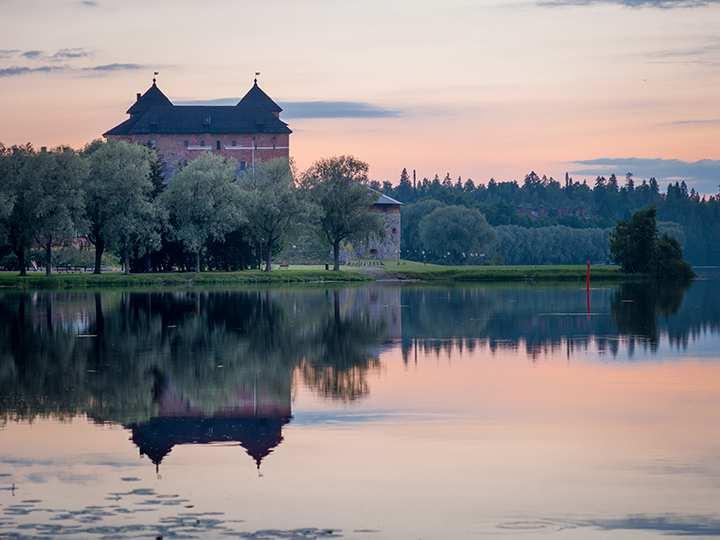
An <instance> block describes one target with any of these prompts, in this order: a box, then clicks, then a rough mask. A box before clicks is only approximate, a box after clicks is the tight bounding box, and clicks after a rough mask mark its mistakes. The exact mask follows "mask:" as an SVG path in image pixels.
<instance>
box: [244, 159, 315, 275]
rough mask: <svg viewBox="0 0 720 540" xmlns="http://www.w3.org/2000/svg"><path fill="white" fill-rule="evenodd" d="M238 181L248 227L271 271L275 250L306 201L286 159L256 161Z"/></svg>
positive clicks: (253, 240) (299, 214)
mask: <svg viewBox="0 0 720 540" xmlns="http://www.w3.org/2000/svg"><path fill="white" fill-rule="evenodd" d="M237 184H238V187H239V188H240V190H241V191H242V200H243V209H244V211H245V216H246V218H247V220H248V225H247V228H248V231H249V232H250V236H251V238H252V242H253V244H254V245H255V246H256V248H257V250H258V255H259V256H260V257H262V258H263V260H264V262H265V271H266V272H269V271H270V270H271V269H272V255H273V253H274V252H275V251H276V250H279V249H280V248H281V247H282V245H283V243H284V241H285V239H286V238H287V235H288V232H289V231H290V228H291V227H292V226H293V225H295V224H297V223H298V220H299V218H301V216H302V214H303V213H304V212H305V210H306V208H307V205H306V204H304V202H303V200H302V196H301V195H302V194H301V192H300V190H299V189H298V187H297V186H296V184H295V179H294V178H293V173H292V169H291V166H290V163H289V162H288V160H286V159H282V158H280V159H273V160H271V161H267V162H265V163H261V164H259V165H256V166H255V170H254V171H246V172H245V173H243V174H242V175H241V176H240V178H238V181H237Z"/></svg>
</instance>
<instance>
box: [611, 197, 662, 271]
mask: <svg viewBox="0 0 720 540" xmlns="http://www.w3.org/2000/svg"><path fill="white" fill-rule="evenodd" d="M655 216H656V210H655V207H654V206H652V207H650V208H647V209H645V210H640V211H638V212H635V213H634V214H633V215H632V217H631V218H630V219H629V220H621V221H619V222H618V223H617V225H616V226H615V230H614V231H613V232H611V233H610V255H611V256H612V259H613V260H614V261H615V262H617V263H618V264H619V265H620V267H621V268H622V270H623V272H627V273H629V274H634V273H650V269H651V264H652V261H653V259H654V257H655V244H656V241H657V225H656V221H655Z"/></svg>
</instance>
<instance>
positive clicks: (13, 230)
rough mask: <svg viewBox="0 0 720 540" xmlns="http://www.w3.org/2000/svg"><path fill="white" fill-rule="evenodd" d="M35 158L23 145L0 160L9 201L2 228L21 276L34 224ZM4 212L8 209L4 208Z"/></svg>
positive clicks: (38, 175) (37, 176)
mask: <svg viewBox="0 0 720 540" xmlns="http://www.w3.org/2000/svg"><path fill="white" fill-rule="evenodd" d="M36 155H37V154H36V152H35V151H34V150H33V148H32V146H31V145H30V144H29V143H28V144H27V145H25V146H13V147H12V148H10V149H9V151H7V152H6V154H5V157H4V159H3V161H4V166H3V170H4V172H3V175H4V177H5V178H4V179H3V184H4V185H5V186H6V189H7V191H8V192H9V193H11V196H10V198H11V200H12V202H13V204H12V210H11V211H10V212H9V214H7V217H6V220H5V227H4V229H5V234H6V235H7V241H8V244H9V245H10V247H11V249H12V251H13V253H14V254H15V257H16V258H17V265H18V268H19V270H20V275H21V276H25V275H27V266H28V260H27V255H28V250H29V249H30V248H31V247H32V243H33V240H34V238H35V232H36V231H37V225H38V221H37V214H36V203H37V200H38V195H39V190H38V188H39V185H40V181H39V179H40V178H41V177H42V171H41V169H40V165H41V163H40V162H39V160H37V159H36ZM6 210H9V208H7V207H6Z"/></svg>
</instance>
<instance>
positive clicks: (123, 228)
mask: <svg viewBox="0 0 720 540" xmlns="http://www.w3.org/2000/svg"><path fill="white" fill-rule="evenodd" d="M85 154H86V155H87V156H88V159H89V164H90V174H89V178H88V181H87V182H86V186H85V193H86V205H85V209H86V216H87V220H88V239H89V240H90V241H91V242H92V243H93V244H94V245H95V250H96V262H95V272H96V273H100V262H101V257H102V254H103V253H104V250H105V249H106V248H110V249H113V250H115V251H116V252H117V253H118V255H119V256H120V257H121V259H122V261H123V262H124V264H125V268H126V270H128V269H129V261H130V256H131V255H132V254H133V253H138V252H140V253H142V252H144V251H147V250H152V249H154V248H156V247H157V246H158V245H159V239H160V238H159V219H158V217H159V216H158V213H157V211H156V208H155V206H154V205H153V204H152V202H151V200H150V194H151V192H152V191H153V184H152V182H151V180H150V171H151V163H152V160H153V155H152V153H151V151H150V150H149V149H148V148H146V147H144V146H140V145H136V144H130V143H126V142H122V141H109V142H107V143H103V142H94V143H92V144H90V145H88V146H87V147H86V149H85Z"/></svg>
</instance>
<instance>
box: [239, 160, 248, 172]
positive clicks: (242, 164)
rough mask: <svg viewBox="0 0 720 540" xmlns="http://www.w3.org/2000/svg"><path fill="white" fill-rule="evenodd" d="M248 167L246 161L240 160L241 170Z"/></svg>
mask: <svg viewBox="0 0 720 540" xmlns="http://www.w3.org/2000/svg"><path fill="white" fill-rule="evenodd" d="M246 167H247V163H245V162H244V161H241V162H240V170H241V171H244V170H245V168H246Z"/></svg>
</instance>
